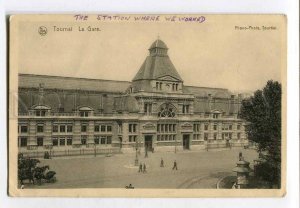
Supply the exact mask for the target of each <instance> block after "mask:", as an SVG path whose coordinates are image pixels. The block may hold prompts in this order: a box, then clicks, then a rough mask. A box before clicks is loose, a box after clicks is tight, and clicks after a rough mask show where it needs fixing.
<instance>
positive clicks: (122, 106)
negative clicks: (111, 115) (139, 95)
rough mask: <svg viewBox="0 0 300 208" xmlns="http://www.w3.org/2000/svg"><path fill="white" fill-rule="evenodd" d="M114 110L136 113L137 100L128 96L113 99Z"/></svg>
mask: <svg viewBox="0 0 300 208" xmlns="http://www.w3.org/2000/svg"><path fill="white" fill-rule="evenodd" d="M114 109H115V110H116V111H126V112H129V113H138V112H139V105H138V102H137V100H136V99H135V98H134V97H133V96H130V95H126V96H120V97H115V99H114Z"/></svg>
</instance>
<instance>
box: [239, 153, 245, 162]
mask: <svg viewBox="0 0 300 208" xmlns="http://www.w3.org/2000/svg"><path fill="white" fill-rule="evenodd" d="M243 159H244V158H243V153H242V152H240V153H239V161H242V160H243Z"/></svg>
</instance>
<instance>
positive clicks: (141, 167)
mask: <svg viewBox="0 0 300 208" xmlns="http://www.w3.org/2000/svg"><path fill="white" fill-rule="evenodd" d="M141 172H143V164H142V163H140V165H139V173H141Z"/></svg>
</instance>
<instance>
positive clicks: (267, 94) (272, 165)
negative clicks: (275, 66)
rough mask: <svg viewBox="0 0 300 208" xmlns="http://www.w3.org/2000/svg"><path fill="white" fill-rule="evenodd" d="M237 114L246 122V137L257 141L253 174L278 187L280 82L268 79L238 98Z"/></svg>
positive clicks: (279, 171) (279, 180)
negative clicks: (245, 95) (247, 94)
mask: <svg viewBox="0 0 300 208" xmlns="http://www.w3.org/2000/svg"><path fill="white" fill-rule="evenodd" d="M241 118H243V119H245V120H246V122H247V125H246V133H247V134H248V139H249V140H250V141H253V142H255V143H256V144H257V145H258V149H257V151H258V153H259V159H260V161H261V163H260V164H259V165H258V166H257V167H256V169H257V175H258V176H259V177H261V178H262V179H264V180H265V181H267V182H269V183H270V185H272V186H275V187H280V184H281V84H280V83H278V82H276V81H272V80H270V81H268V82H267V85H266V86H265V87H264V88H263V90H257V91H256V92H255V93H254V96H251V97H250V98H248V99H245V100H243V101H242V106H241Z"/></svg>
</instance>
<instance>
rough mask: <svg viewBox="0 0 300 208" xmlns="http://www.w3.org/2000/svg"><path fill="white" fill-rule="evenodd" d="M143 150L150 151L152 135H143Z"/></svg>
mask: <svg viewBox="0 0 300 208" xmlns="http://www.w3.org/2000/svg"><path fill="white" fill-rule="evenodd" d="M145 150H146V151H152V135H145Z"/></svg>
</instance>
